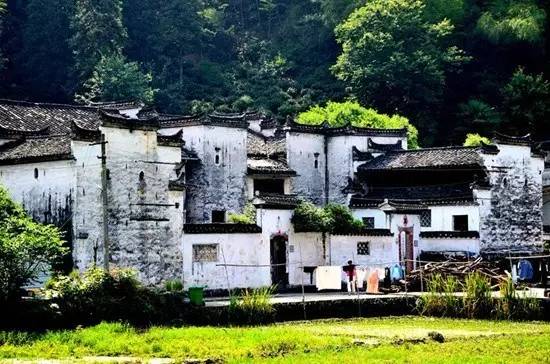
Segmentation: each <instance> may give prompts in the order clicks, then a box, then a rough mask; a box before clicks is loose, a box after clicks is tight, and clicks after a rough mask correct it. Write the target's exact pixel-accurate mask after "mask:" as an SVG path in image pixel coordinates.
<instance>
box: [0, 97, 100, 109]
mask: <svg viewBox="0 0 550 364" xmlns="http://www.w3.org/2000/svg"><path fill="white" fill-rule="evenodd" d="M0 104H9V105H19V106H28V107H32V106H34V107H55V108H65V109H81V110H92V111H93V110H98V109H99V108H100V107H98V106H90V105H81V104H60V103H50V102H34V101H24V100H12V99H0Z"/></svg>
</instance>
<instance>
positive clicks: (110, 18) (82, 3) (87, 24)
mask: <svg viewBox="0 0 550 364" xmlns="http://www.w3.org/2000/svg"><path fill="white" fill-rule="evenodd" d="M71 28H72V32H73V35H72V37H71V39H70V45H71V47H72V50H73V54H74V60H75V70H76V72H77V76H78V77H79V78H80V79H81V80H87V79H88V78H89V77H90V75H91V74H92V72H93V70H94V68H95V66H96V65H97V64H98V63H99V61H100V60H101V57H104V56H110V55H113V54H120V53H121V52H122V49H123V47H124V43H125V41H126V38H127V32H126V28H125V27H124V25H123V23H122V0H76V3H75V12H74V16H73V19H72V22H71Z"/></svg>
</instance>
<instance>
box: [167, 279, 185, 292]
mask: <svg viewBox="0 0 550 364" xmlns="http://www.w3.org/2000/svg"><path fill="white" fill-rule="evenodd" d="M164 289H165V290H166V292H182V291H183V283H182V282H181V281H180V280H179V279H171V280H168V281H166V282H165V283H164Z"/></svg>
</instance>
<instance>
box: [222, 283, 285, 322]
mask: <svg viewBox="0 0 550 364" xmlns="http://www.w3.org/2000/svg"><path fill="white" fill-rule="evenodd" d="M273 292H275V287H274V286H271V287H263V288H255V289H251V290H248V289H247V290H244V291H243V292H242V293H241V295H240V296H239V297H236V296H231V299H230V302H229V314H230V316H231V320H232V321H233V322H235V323H241V324H247V325H254V324H261V323H266V322H271V321H273V320H274V317H275V309H274V307H273V304H272V303H271V297H272V296H273Z"/></svg>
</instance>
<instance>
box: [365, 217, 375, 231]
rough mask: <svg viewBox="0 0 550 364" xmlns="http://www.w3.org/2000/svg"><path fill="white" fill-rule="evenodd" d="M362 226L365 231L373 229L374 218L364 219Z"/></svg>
mask: <svg viewBox="0 0 550 364" xmlns="http://www.w3.org/2000/svg"><path fill="white" fill-rule="evenodd" d="M363 225H365V228H366V229H374V217H364V218H363Z"/></svg>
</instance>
